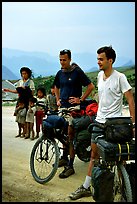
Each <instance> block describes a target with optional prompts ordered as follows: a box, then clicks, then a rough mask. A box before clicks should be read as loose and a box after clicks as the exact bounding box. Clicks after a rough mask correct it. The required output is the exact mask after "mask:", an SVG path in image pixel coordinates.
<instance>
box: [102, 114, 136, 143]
mask: <svg viewBox="0 0 137 204" xmlns="http://www.w3.org/2000/svg"><path fill="white" fill-rule="evenodd" d="M132 137H133V125H132V121H131V118H130V117H115V118H108V119H107V120H106V122H105V140H106V141H108V142H113V143H123V142H130V141H131V140H132Z"/></svg>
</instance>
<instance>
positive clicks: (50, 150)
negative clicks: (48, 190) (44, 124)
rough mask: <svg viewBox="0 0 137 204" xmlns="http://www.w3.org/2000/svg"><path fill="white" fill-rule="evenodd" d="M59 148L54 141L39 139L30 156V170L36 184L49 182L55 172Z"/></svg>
mask: <svg viewBox="0 0 137 204" xmlns="http://www.w3.org/2000/svg"><path fill="white" fill-rule="evenodd" d="M58 162H59V148H58V145H57V143H56V141H55V140H51V139H43V138H39V139H38V140H37V141H36V143H35V144H34V146H33V148H32V151H31V156H30V170H31V174H32V176H33V178H34V179H35V181H37V182H38V183H41V184H43V183H47V182H49V181H50V180H51V179H52V178H53V177H54V175H55V174H56V172H57V169H58Z"/></svg>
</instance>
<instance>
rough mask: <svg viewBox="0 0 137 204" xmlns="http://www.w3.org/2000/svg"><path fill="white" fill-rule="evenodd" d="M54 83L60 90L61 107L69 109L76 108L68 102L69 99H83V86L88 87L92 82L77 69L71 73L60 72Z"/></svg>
mask: <svg viewBox="0 0 137 204" xmlns="http://www.w3.org/2000/svg"><path fill="white" fill-rule="evenodd" d="M54 83H55V85H56V87H57V88H58V89H60V99H61V107H66V108H68V107H71V106H74V104H70V103H69V102H68V99H69V97H71V96H73V97H81V95H82V86H88V85H89V84H90V83H91V80H90V79H89V78H88V77H87V75H86V74H85V73H84V72H83V70H82V69H81V68H79V67H76V68H74V69H73V70H72V71H70V72H65V71H63V70H59V71H58V72H57V74H56V76H55V81H54ZM75 105H76V104H75Z"/></svg>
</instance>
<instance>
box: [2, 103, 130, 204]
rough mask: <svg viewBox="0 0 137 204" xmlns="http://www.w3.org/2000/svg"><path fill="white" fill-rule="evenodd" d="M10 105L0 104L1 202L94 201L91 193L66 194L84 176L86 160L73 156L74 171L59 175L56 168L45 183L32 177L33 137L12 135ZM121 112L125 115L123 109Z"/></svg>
mask: <svg viewBox="0 0 137 204" xmlns="http://www.w3.org/2000/svg"><path fill="white" fill-rule="evenodd" d="M13 112H14V107H12V106H9V107H2V202H77V201H79V202H94V200H93V199H92V197H85V198H81V199H79V200H76V201H72V200H70V199H69V197H68V195H69V194H70V193H71V192H73V191H74V190H76V189H77V188H78V187H79V186H80V185H81V184H82V183H83V181H84V180H85V175H86V173H87V166H88V163H84V162H82V161H80V160H79V159H78V158H77V157H76V159H75V163H74V168H75V172H76V173H75V174H74V175H72V176H70V177H69V178H67V179H60V178H59V177H58V175H59V173H60V172H61V171H62V170H63V167H61V168H59V169H58V171H57V173H56V175H55V177H54V178H53V179H52V180H51V181H50V182H49V183H47V184H44V185H42V184H39V183H37V182H36V181H34V179H33V177H32V175H31V173H30V167H29V159H30V152H31V149H32V147H33V145H34V143H35V141H36V140H33V141H32V140H30V139H26V140H25V139H24V138H15V135H17V123H16V122H15V117H14V116H13ZM124 114H125V115H127V116H128V115H129V112H128V111H127V109H125V110H124Z"/></svg>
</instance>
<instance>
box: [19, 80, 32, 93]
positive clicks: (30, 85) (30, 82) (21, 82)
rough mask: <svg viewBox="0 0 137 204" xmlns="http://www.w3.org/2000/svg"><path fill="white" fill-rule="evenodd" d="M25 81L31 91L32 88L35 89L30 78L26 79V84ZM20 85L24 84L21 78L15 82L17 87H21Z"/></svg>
mask: <svg viewBox="0 0 137 204" xmlns="http://www.w3.org/2000/svg"><path fill="white" fill-rule="evenodd" d="M27 82H28V85H29V87H30V89H31V90H32V91H34V90H35V85H34V82H33V80H32V79H28V80H27V81H26V82H25V83H26V84H27ZM21 86H24V81H23V80H22V79H20V80H19V81H18V82H17V87H21Z"/></svg>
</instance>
